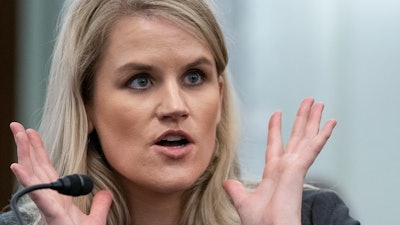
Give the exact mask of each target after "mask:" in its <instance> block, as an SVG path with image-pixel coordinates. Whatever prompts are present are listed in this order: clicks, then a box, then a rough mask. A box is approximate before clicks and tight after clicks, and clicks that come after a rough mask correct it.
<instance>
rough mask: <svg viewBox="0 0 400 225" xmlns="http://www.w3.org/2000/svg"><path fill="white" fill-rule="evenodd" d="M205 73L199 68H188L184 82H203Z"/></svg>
mask: <svg viewBox="0 0 400 225" xmlns="http://www.w3.org/2000/svg"><path fill="white" fill-rule="evenodd" d="M204 76H205V74H204V73H203V72H202V71H200V70H189V71H188V72H187V74H186V75H185V78H184V83H185V84H189V85H198V84H201V83H203V81H204Z"/></svg>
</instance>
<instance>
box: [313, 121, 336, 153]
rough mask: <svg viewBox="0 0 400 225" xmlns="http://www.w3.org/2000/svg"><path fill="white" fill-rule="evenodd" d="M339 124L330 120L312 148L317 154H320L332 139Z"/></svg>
mask: <svg viewBox="0 0 400 225" xmlns="http://www.w3.org/2000/svg"><path fill="white" fill-rule="evenodd" d="M336 124H337V122H336V120H334V119H330V120H328V121H327V122H326V123H325V124H324V126H323V127H322V129H321V132H320V133H319V134H318V135H317V136H316V138H315V141H314V142H313V146H311V147H312V148H313V149H315V151H316V152H317V153H319V152H320V151H321V150H322V148H323V147H324V145H325V144H326V142H327V141H328V139H329V138H330V137H331V135H332V132H333V129H334V128H335V126H336Z"/></svg>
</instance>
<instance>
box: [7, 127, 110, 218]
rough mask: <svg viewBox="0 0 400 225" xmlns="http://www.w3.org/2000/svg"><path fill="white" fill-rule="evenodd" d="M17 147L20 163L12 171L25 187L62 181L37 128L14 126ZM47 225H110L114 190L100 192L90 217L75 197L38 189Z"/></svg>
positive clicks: (37, 200)
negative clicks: (73, 200) (107, 220)
mask: <svg viewBox="0 0 400 225" xmlns="http://www.w3.org/2000/svg"><path fill="white" fill-rule="evenodd" d="M10 128H11V131H12V133H13V135H14V140H15V143H16V145H17V156H18V162H17V163H13V164H11V170H12V171H13V173H14V174H15V176H16V177H17V179H18V181H19V182H20V183H21V184H22V186H24V187H27V186H32V185H36V184H42V183H50V182H54V181H56V180H57V179H58V178H59V175H58V173H57V171H56V170H55V169H54V167H53V165H52V164H51V161H50V159H49V156H48V154H47V152H46V150H45V148H44V145H43V141H42V139H41V137H40V135H39V134H38V132H36V131H35V130H33V129H26V130H25V128H24V127H23V126H22V125H21V124H20V123H17V122H12V123H11V124H10ZM29 195H30V197H31V199H32V200H33V202H34V203H35V204H36V205H37V207H38V208H39V210H40V211H41V213H42V215H43V216H44V218H45V220H46V222H47V224H49V225H51V224H55V225H72V224H76V225H78V224H79V225H82V224H87V225H91V224H93V225H101V224H106V219H107V214H108V211H109V208H110V206H111V203H112V193H111V192H110V191H106V190H103V191H99V192H98V193H96V195H95V196H94V198H93V202H92V206H91V209H90V214H89V215H86V214H85V213H83V212H82V211H81V210H80V209H79V208H78V207H76V206H75V205H74V204H73V202H72V197H69V196H65V195H61V194H59V193H58V192H56V191H53V190H37V191H33V192H31V193H30V194H29Z"/></svg>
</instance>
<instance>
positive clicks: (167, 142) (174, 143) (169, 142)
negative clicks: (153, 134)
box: [156, 136, 189, 148]
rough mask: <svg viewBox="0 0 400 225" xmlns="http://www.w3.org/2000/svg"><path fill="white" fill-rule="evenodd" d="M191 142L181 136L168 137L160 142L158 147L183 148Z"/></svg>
mask: <svg viewBox="0 0 400 225" xmlns="http://www.w3.org/2000/svg"><path fill="white" fill-rule="evenodd" d="M188 143H189V141H188V140H187V139H186V138H184V137H181V136H166V137H164V138H163V139H162V140H160V141H158V142H157V143H156V145H160V146H164V147H177V148H179V147H183V146H185V145H187V144H188Z"/></svg>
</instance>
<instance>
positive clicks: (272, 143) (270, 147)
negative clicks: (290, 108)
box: [265, 111, 283, 162]
mask: <svg viewBox="0 0 400 225" xmlns="http://www.w3.org/2000/svg"><path fill="white" fill-rule="evenodd" d="M282 153H283V141H282V112H280V111H278V112H275V113H274V114H272V116H271V118H270V120H269V124H268V137H267V152H266V156H265V157H266V158H265V162H267V159H272V158H274V157H277V156H280V155H282Z"/></svg>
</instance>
